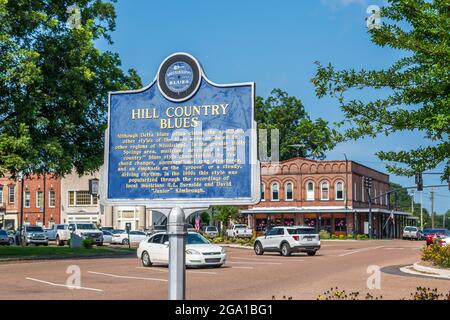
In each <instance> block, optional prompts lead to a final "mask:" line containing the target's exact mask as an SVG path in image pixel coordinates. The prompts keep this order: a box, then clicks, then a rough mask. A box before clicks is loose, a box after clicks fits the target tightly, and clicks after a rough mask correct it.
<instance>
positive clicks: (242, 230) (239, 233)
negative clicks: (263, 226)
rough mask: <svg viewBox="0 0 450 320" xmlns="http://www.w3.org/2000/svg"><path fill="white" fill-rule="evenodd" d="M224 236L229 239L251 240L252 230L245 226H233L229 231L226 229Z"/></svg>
mask: <svg viewBox="0 0 450 320" xmlns="http://www.w3.org/2000/svg"><path fill="white" fill-rule="evenodd" d="M226 234H227V236H228V237H231V238H251V237H252V235H253V230H252V229H250V228H248V227H247V225H246V224H234V225H233V226H232V227H231V228H230V229H227V231H226Z"/></svg>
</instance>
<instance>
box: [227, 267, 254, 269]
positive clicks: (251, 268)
mask: <svg viewBox="0 0 450 320" xmlns="http://www.w3.org/2000/svg"><path fill="white" fill-rule="evenodd" d="M229 268H231V269H255V268H254V267H229Z"/></svg>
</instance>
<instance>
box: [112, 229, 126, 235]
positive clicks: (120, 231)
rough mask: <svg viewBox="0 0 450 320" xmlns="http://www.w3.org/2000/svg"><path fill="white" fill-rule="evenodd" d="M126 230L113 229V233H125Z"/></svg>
mask: <svg viewBox="0 0 450 320" xmlns="http://www.w3.org/2000/svg"><path fill="white" fill-rule="evenodd" d="M124 232H125V230H111V233H112V234H119V233H124Z"/></svg>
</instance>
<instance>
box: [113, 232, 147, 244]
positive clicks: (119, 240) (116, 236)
mask: <svg viewBox="0 0 450 320" xmlns="http://www.w3.org/2000/svg"><path fill="white" fill-rule="evenodd" d="M112 233H113V236H112V240H111V243H114V244H124V245H128V243H138V242H141V241H142V240H144V239H145V238H147V234H146V233H145V232H143V231H136V230H134V231H130V238H128V233H127V232H126V231H125V230H113V231H112Z"/></svg>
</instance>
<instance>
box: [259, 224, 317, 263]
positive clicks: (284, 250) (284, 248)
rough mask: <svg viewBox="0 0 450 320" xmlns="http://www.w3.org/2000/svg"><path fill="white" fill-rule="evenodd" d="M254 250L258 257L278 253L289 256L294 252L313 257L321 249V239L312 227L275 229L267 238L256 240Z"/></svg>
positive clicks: (262, 237)
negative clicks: (266, 253) (265, 253)
mask: <svg viewBox="0 0 450 320" xmlns="http://www.w3.org/2000/svg"><path fill="white" fill-rule="evenodd" d="M254 249H255V253H256V254H257V255H262V254H264V252H265V251H276V252H279V253H280V254H281V255H282V256H289V255H290V254H291V253H292V252H306V253H307V254H308V256H313V255H315V254H316V252H317V251H318V250H319V249H320V237H319V234H318V233H317V231H316V229H315V228H311V227H273V228H272V229H270V231H269V232H267V234H266V235H265V236H261V237H258V238H256V240H255V244H254Z"/></svg>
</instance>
